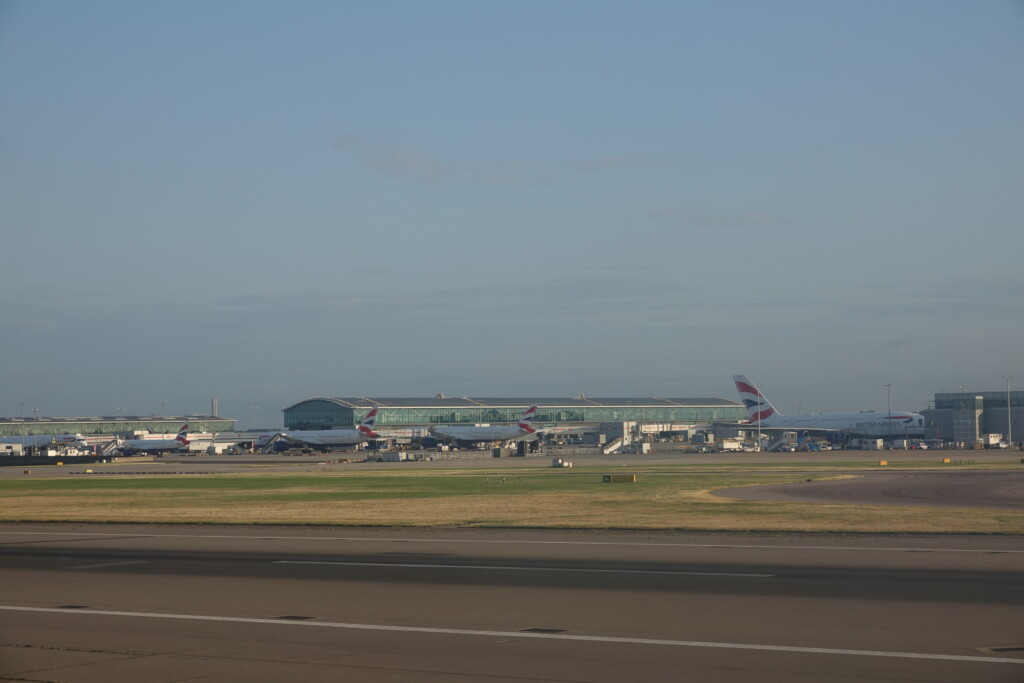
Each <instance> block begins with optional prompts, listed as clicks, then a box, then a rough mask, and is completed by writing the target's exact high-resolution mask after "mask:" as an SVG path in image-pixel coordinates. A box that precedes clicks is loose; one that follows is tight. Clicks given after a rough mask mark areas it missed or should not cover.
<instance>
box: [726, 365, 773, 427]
mask: <svg viewBox="0 0 1024 683" xmlns="http://www.w3.org/2000/svg"><path fill="white" fill-rule="evenodd" d="M732 381H733V382H735V383H736V391H738V392H740V400H741V401H742V402H743V405H744V406H746V408H747V422H748V423H755V422H764V421H765V420H767V419H768V418H770V417H772V416H773V415H778V414H779V411H777V410H775V406H773V405H772V404H771V403H769V402H768V399H766V398H765V397H764V394H762V393H761V391H760V390H759V389H758V388H757V387H756V386H754V384H753V382H751V381H750V380H749V379H747V376H746V375H733V376H732Z"/></svg>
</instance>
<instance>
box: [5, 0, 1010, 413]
mask: <svg viewBox="0 0 1024 683" xmlns="http://www.w3.org/2000/svg"><path fill="white" fill-rule="evenodd" d="M1022 84H1024V3H1021V2H1019V1H1016V0H979V1H968V0H956V1H952V0H896V1H889V0H885V1H883V0H868V1H866V2H865V1H862V0H849V1H843V0H830V1H827V2H821V1H820V0H778V1H777V2H761V1H759V0H758V1H744V0H724V1H702V0H693V1H689V2H678V1H677V0H666V1H653V0H652V1H646V2H644V1H640V2H625V1H618V2H608V1H603V0H560V1H555V2H551V1H550V0H544V1H534V0H515V1H514V2H512V1H502V0H495V1H494V2H474V1H471V0H460V1H450V0H436V1H434V2H420V1H399V0H381V1H380V2H355V1H348V2H344V1H334V0H331V1H323V2H319V1H310V0H295V1H289V2H283V1H281V2H260V1H252V0H246V1H244V2H243V1H228V0H213V1H207V0H203V1H198V0H174V1H170V0H164V1H160V0H155V1H153V2H145V3H139V2H133V1H123V2H122V1H114V0H93V1H91V2H88V3H83V2H78V1H76V0H75V1H72V0H51V1H48V2H21V1H11V0H0V93H2V95H0V234H2V244H3V245H4V249H3V252H2V253H3V256H2V263H0V311H2V321H3V322H2V332H0V354H2V358H3V359H4V360H3V364H2V367H3V371H2V374H0V383H2V384H0V416H10V417H18V416H19V415H20V414H25V415H32V414H40V415H44V416H91V415H118V414H120V413H121V412H122V409H123V412H125V413H126V414H129V415H132V414H139V415H149V414H167V415H171V414H197V413H207V412H209V410H210V402H211V398H213V397H217V399H218V403H219V407H220V411H219V412H220V414H221V415H223V416H227V417H234V418H237V419H238V420H239V425H240V426H246V427H248V426H251V424H252V423H253V422H256V423H257V425H258V426H260V427H271V426H277V425H280V424H281V417H282V416H281V410H282V409H283V408H285V407H287V406H290V405H292V404H294V403H296V402H298V401H301V400H304V399H306V398H312V397H317V396H343V397H344V396H360V397H362V396H365V397H424V396H434V395H436V394H438V393H443V394H445V395H448V396H476V397H502V396H506V397H569V396H577V395H579V394H584V395H587V396H592V397H672V398H692V397H716V398H727V399H732V400H736V399H737V396H736V393H735V390H734V388H733V385H732V381H731V375H733V374H746V375H748V376H749V377H750V378H751V379H752V380H753V381H755V382H757V383H759V384H761V385H762V391H763V392H764V393H765V395H766V396H768V398H769V399H771V400H772V402H773V403H774V404H775V406H776V407H777V408H778V409H780V410H781V411H782V412H798V411H803V412H810V411H814V412H820V411H845V410H872V409H874V410H885V409H886V408H887V402H891V406H892V409H894V410H897V409H899V410H921V409H923V408H925V407H926V405H927V402H928V401H929V400H930V399H931V398H932V397H933V395H934V393H936V392H941V391H957V390H959V388H960V387H961V386H965V387H967V388H968V389H974V390H997V389H1000V388H1003V387H1005V386H1006V380H1004V379H1003V376H1005V375H1012V376H1013V379H1011V380H1010V383H1011V387H1012V388H1014V389H1018V388H1022V387H1024V364H1022V363H1024V356H1022V354H1021V348H1022V339H1024V304H1022V297H1021V293H1022V292H1024V268H1022V267H1021V266H1022V256H1024V87H1021V86H1022ZM886 384H890V385H891V387H890V388H889V389H888V393H887V389H886V387H885V385H886ZM32 411H35V413H33V412H32Z"/></svg>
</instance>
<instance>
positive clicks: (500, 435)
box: [430, 406, 537, 443]
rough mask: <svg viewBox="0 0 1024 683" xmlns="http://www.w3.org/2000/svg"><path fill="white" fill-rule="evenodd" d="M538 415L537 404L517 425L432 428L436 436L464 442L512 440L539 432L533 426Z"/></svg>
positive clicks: (440, 426)
mask: <svg viewBox="0 0 1024 683" xmlns="http://www.w3.org/2000/svg"><path fill="white" fill-rule="evenodd" d="M536 415H537V406H530V407H529V408H527V409H526V412H525V413H523V416H522V417H521V418H519V422H518V423H517V424H515V425H494V426H488V427H477V426H470V425H457V426H456V425H453V426H445V425H438V426H435V427H431V428H430V433H431V434H432V435H434V437H440V438H442V439H454V440H455V441H460V442H462V443H480V442H482V441H511V440H512V439H519V438H521V437H524V436H531V435H533V434H536V433H537V429H536V428H535V427H534V426H533V418H534V417H535V416H536Z"/></svg>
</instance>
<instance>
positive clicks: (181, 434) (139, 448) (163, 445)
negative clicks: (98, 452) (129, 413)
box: [116, 422, 191, 454]
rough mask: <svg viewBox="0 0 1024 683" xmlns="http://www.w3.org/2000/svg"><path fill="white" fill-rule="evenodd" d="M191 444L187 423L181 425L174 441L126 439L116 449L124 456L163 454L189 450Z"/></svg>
mask: <svg viewBox="0 0 1024 683" xmlns="http://www.w3.org/2000/svg"><path fill="white" fill-rule="evenodd" d="M189 443H191V442H190V441H189V440H188V423H187V422H186V423H185V424H183V425H181V429H179V430H178V435H177V436H176V437H174V438H173V439H125V440H124V441H119V442H118V444H117V447H116V448H117V450H118V451H120V452H121V453H123V454H129V453H163V452H166V451H177V450H181V449H183V448H187V447H188V445H189Z"/></svg>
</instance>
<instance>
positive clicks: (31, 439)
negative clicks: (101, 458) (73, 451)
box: [0, 434, 89, 448]
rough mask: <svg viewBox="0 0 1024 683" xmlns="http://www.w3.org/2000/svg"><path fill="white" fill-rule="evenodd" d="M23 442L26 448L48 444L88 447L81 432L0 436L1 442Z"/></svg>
mask: <svg viewBox="0 0 1024 683" xmlns="http://www.w3.org/2000/svg"><path fill="white" fill-rule="evenodd" d="M5 443H10V444H21V445H22V446H25V447H26V448H27V447H29V446H32V447H35V448H45V447H46V446H57V447H59V448H88V447H89V444H88V443H86V441H85V437H84V436H82V435H81V434H29V435H27V436H3V437H0V444H5Z"/></svg>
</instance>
